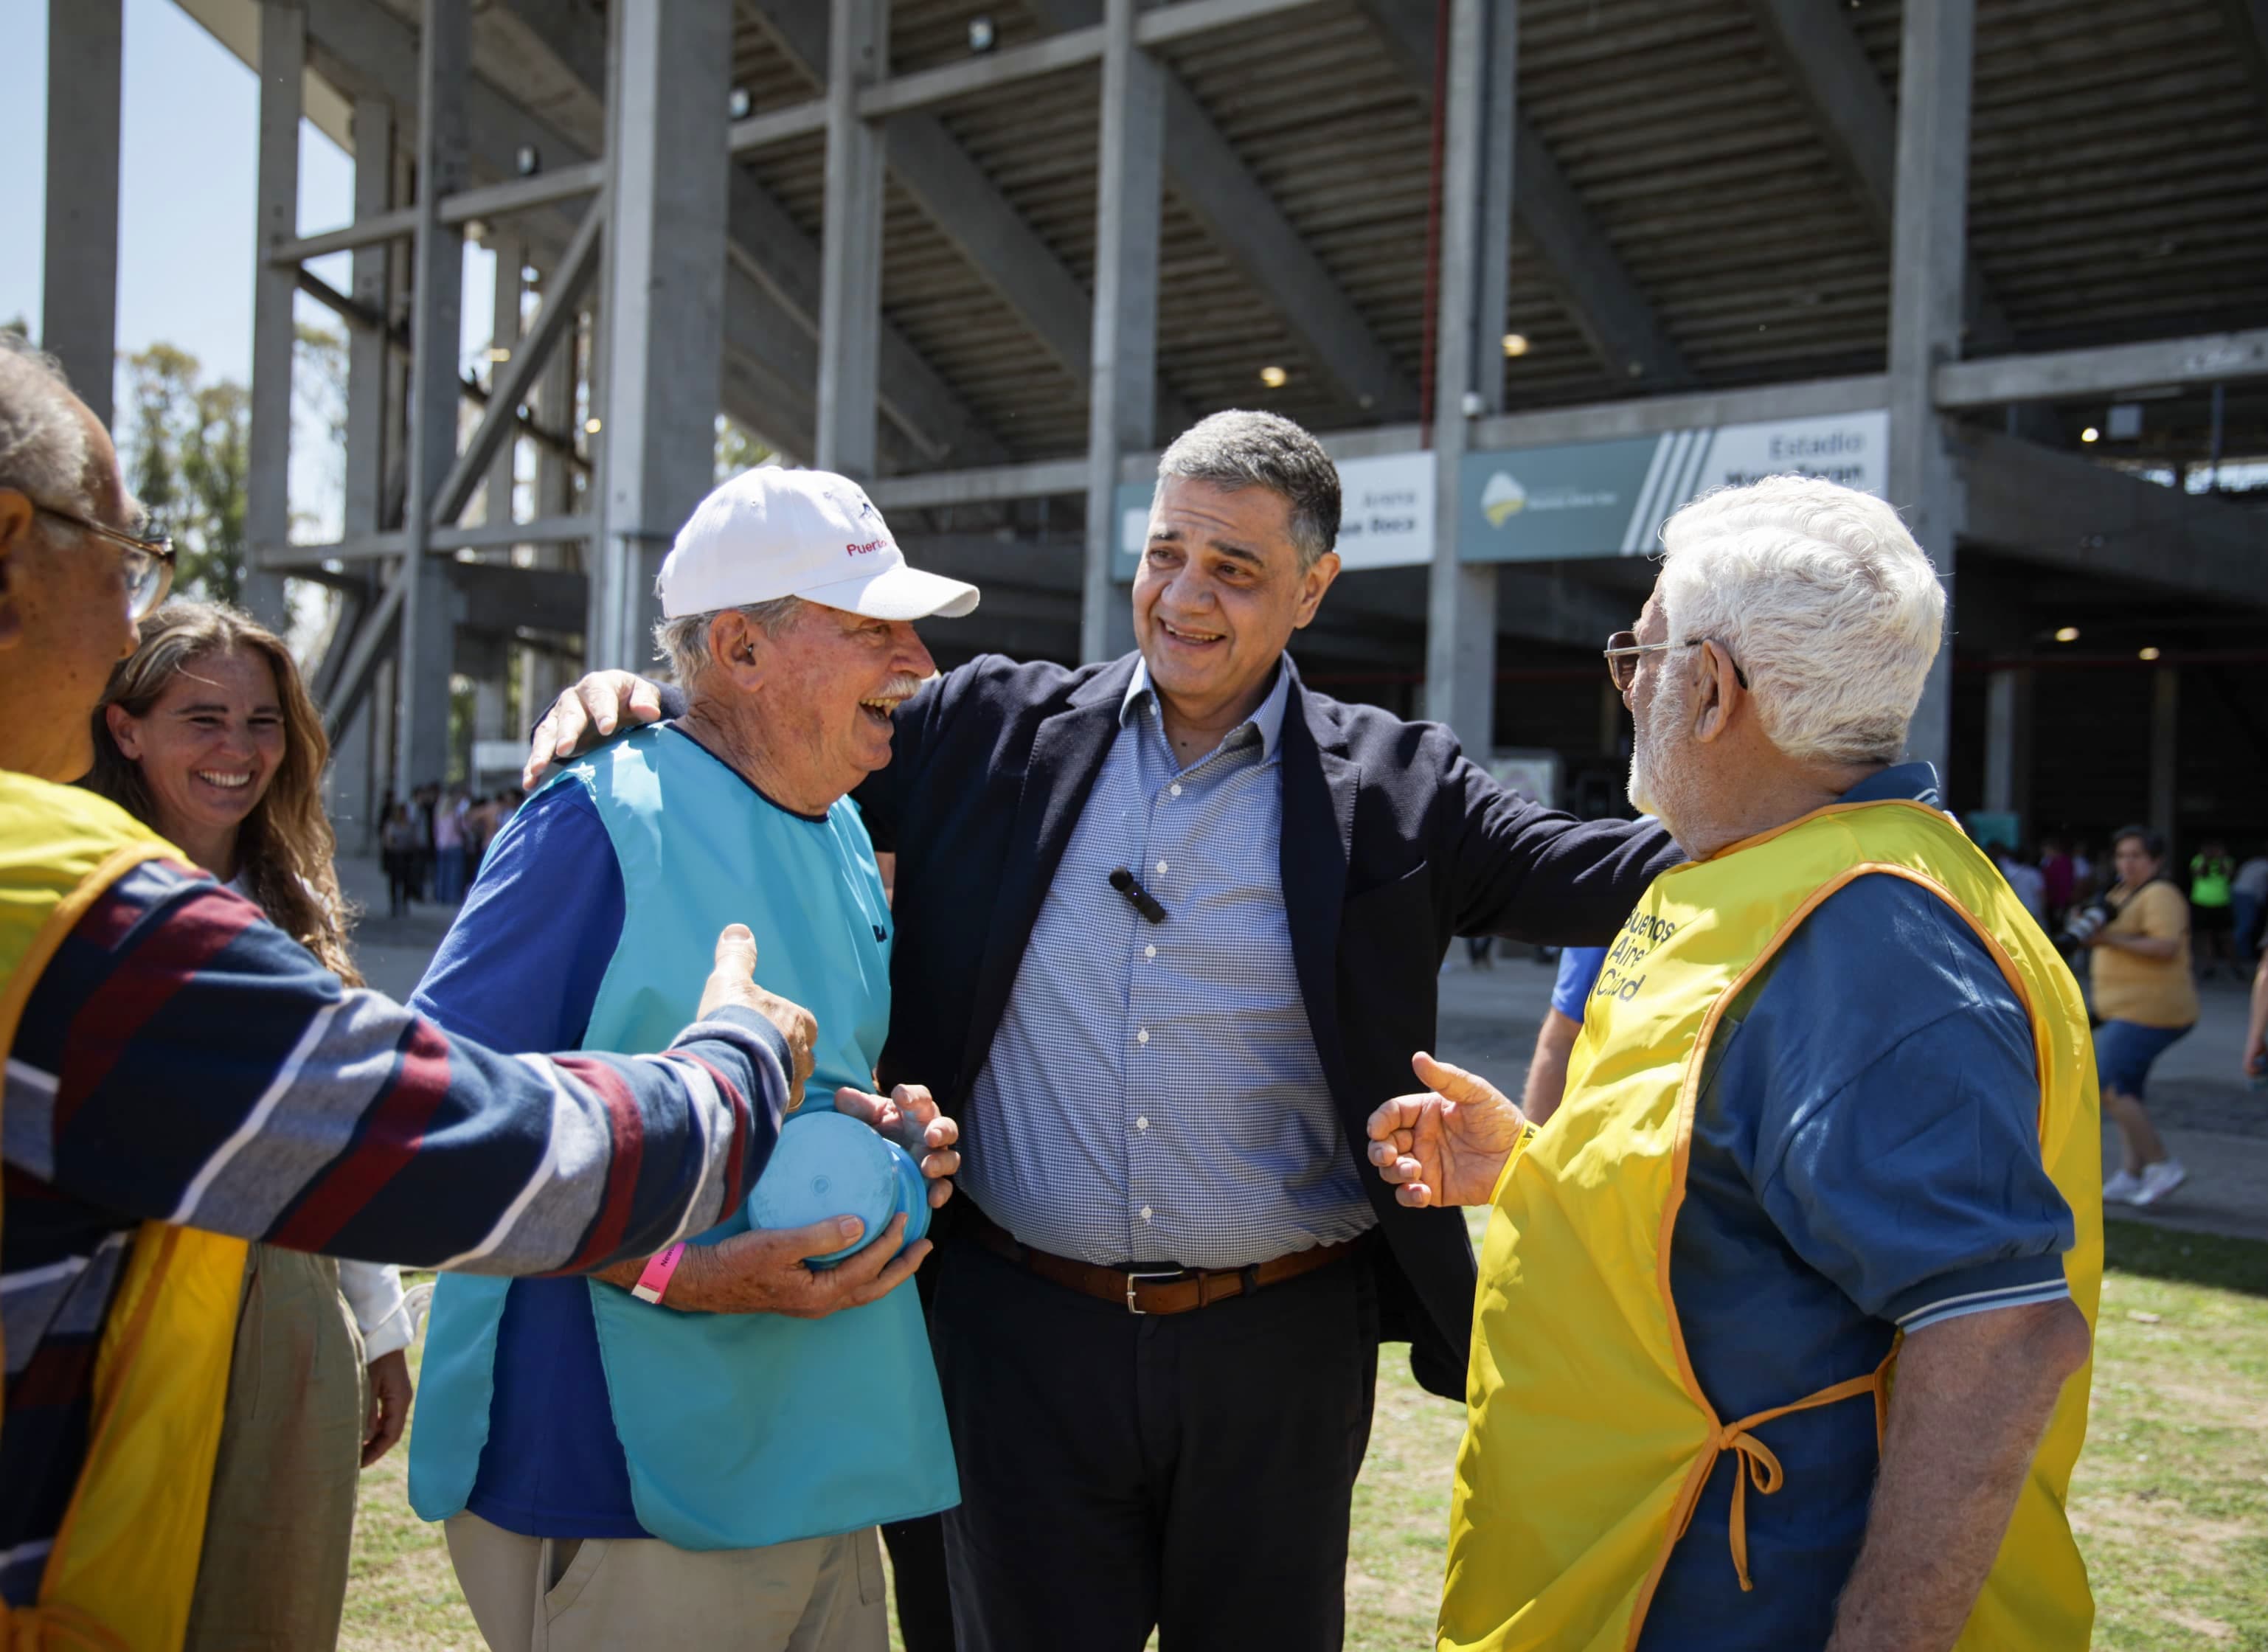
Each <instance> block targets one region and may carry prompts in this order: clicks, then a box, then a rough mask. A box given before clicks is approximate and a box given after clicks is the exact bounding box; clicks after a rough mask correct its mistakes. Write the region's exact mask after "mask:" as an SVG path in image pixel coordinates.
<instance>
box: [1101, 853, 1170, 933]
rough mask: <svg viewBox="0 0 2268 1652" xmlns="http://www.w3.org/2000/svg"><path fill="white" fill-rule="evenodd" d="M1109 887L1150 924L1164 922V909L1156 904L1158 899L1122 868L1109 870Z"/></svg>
mask: <svg viewBox="0 0 2268 1652" xmlns="http://www.w3.org/2000/svg"><path fill="white" fill-rule="evenodd" d="M1110 886H1111V887H1112V888H1113V889H1115V890H1116V891H1117V892H1119V893H1120V894H1122V895H1123V896H1125V897H1126V899H1128V901H1130V903H1131V904H1132V905H1133V907H1134V910H1135V911H1137V912H1138V913H1140V914H1142V915H1143V916H1144V917H1145V918H1147V919H1148V920H1149V921H1151V922H1152V923H1163V922H1164V921H1166V909H1165V908H1164V907H1161V906H1160V905H1159V904H1158V898H1157V897H1156V896H1155V895H1153V894H1152V893H1151V892H1149V891H1148V890H1146V889H1145V888H1143V887H1142V883H1141V880H1140V879H1139V878H1138V877H1135V876H1134V874H1133V873H1131V872H1130V871H1128V870H1126V869H1125V868H1124V867H1123V866H1119V867H1114V868H1112V869H1111V873H1110Z"/></svg>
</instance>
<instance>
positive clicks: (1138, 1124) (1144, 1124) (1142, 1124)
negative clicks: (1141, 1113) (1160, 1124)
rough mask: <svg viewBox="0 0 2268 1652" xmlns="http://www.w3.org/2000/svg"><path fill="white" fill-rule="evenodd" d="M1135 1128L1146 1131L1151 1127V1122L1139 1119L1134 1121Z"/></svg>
mask: <svg viewBox="0 0 2268 1652" xmlns="http://www.w3.org/2000/svg"><path fill="white" fill-rule="evenodd" d="M1134 1127H1135V1128H1136V1129H1137V1130H1146V1129H1148V1128H1149V1127H1150V1121H1149V1120H1147V1119H1137V1120H1134Z"/></svg>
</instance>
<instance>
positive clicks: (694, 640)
mask: <svg viewBox="0 0 2268 1652" xmlns="http://www.w3.org/2000/svg"><path fill="white" fill-rule="evenodd" d="M802 606H803V598H800V597H774V598H771V599H770V601H769V602H749V603H743V604H742V605H741V606H739V607H737V608H711V609H710V610H709V612H708V613H681V614H680V615H678V616H677V618H675V619H674V620H663V621H661V623H660V624H659V625H657V626H655V627H654V628H653V643H654V647H655V649H656V650H658V651H659V653H660V655H661V657H662V658H664V659H666V660H667V661H668V662H669V674H670V675H671V676H672V677H673V678H674V679H676V681H677V686H679V687H681V688H688V689H689V688H691V687H692V686H693V680H694V679H695V678H696V677H698V676H699V675H700V674H701V673H702V672H703V671H705V670H707V669H708V666H709V628H710V627H711V625H713V624H715V623H716V621H717V619H718V616H719V615H721V614H727V613H737V614H740V615H743V616H744V617H746V619H747V621H748V623H749V624H750V625H753V626H755V628H756V629H758V630H759V631H762V633H763V634H764V635H766V636H777V635H779V634H780V633H781V632H783V631H784V630H786V629H787V628H788V627H789V626H790V625H791V624H792V623H793V622H794V620H795V616H796V614H797V613H798V611H799V610H800V609H801V608H802Z"/></svg>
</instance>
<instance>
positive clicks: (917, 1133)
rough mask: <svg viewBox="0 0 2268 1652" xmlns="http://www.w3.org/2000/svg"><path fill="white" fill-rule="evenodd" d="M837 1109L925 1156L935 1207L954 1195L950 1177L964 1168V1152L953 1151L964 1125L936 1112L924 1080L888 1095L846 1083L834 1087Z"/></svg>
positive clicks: (921, 1157)
mask: <svg viewBox="0 0 2268 1652" xmlns="http://www.w3.org/2000/svg"><path fill="white" fill-rule="evenodd" d="M835 1111H836V1112H839V1113H843V1114H844V1115H845V1116H846V1117H849V1118H852V1119H856V1120H858V1121H859V1122H860V1123H862V1124H864V1125H865V1126H867V1127H869V1128H871V1129H872V1130H873V1132H874V1133H875V1134H877V1135H883V1136H887V1137H888V1138H889V1139H890V1140H891V1141H893V1142H896V1143H897V1144H898V1145H899V1146H900V1147H902V1148H903V1149H905V1150H906V1151H907V1152H909V1153H910V1154H912V1155H913V1156H915V1157H916V1158H917V1159H918V1160H920V1161H921V1173H922V1174H923V1175H924V1176H925V1177H927V1178H929V1205H930V1208H931V1209H932V1210H935V1209H937V1208H939V1206H941V1205H943V1204H944V1203H945V1201H946V1200H948V1199H950V1198H952V1197H953V1183H952V1182H951V1181H950V1180H948V1179H947V1178H949V1177H951V1176H952V1175H953V1173H954V1171H958V1170H959V1169H960V1168H961V1155H960V1154H959V1153H957V1152H955V1151H954V1142H958V1141H960V1140H961V1127H960V1126H959V1125H957V1124H955V1123H954V1121H953V1120H950V1119H948V1118H946V1116H945V1114H943V1113H942V1112H939V1111H938V1106H937V1100H936V1098H934V1097H932V1095H931V1094H930V1093H929V1087H928V1086H927V1085H926V1084H900V1085H899V1086H898V1087H897V1088H896V1089H895V1090H891V1091H890V1093H889V1094H888V1095H887V1096H876V1095H873V1094H870V1093H869V1092H867V1091H865V1090H853V1089H851V1087H850V1086H849V1085H848V1084H845V1085H844V1086H843V1088H842V1089H840V1090H836V1092H835Z"/></svg>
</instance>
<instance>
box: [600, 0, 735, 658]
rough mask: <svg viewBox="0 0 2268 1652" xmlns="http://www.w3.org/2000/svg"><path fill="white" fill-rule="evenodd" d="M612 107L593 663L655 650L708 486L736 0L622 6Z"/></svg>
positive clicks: (620, 1) (624, 0) (721, 326)
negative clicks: (663, 605)
mask: <svg viewBox="0 0 2268 1652" xmlns="http://www.w3.org/2000/svg"><path fill="white" fill-rule="evenodd" d="M613 11H614V69H613V75H612V80H613V84H614V97H613V99H612V101H611V102H610V104H609V106H608V112H607V162H608V196H607V199H608V218H607V232H606V243H605V258H606V285H605V295H606V296H605V300H604V304H603V306H602V308H601V311H600V315H601V317H602V319H603V321H604V327H605V335H606V341H607V363H606V366H605V370H604V372H603V374H602V375H601V376H600V385H601V387H600V391H599V392H598V393H596V395H595V396H594V400H593V406H594V407H597V406H599V405H600V402H599V400H598V398H599V397H602V398H603V404H604V406H603V412H602V413H601V415H600V416H601V419H602V421H603V424H602V430H603V435H604V439H605V449H604V453H603V456H602V459H601V465H602V466H603V468H602V470H601V473H600V474H601V476H602V478H603V481H602V484H601V493H600V518H601V532H600V536H599V542H598V546H597V551H598V554H597V556H596V558H595V559H594V560H595V563H596V565H595V566H594V567H593V569H592V570H591V571H592V578H591V617H590V620H589V622H588V625H587V627H586V632H585V660H586V663H587V664H590V665H592V666H603V665H622V666H630V667H637V666H639V665H643V664H646V663H647V662H648V661H649V660H651V659H652V657H653V638H652V630H653V620H654V618H655V616H656V615H657V614H658V613H659V606H658V605H657V603H656V602H655V599H654V595H653V581H654V576H655V575H656V574H657V573H659V571H660V569H661V561H662V558H663V557H664V556H666V554H668V551H669V546H670V542H671V540H674V538H675V537H676V535H677V530H678V528H679V527H680V526H681V525H683V523H684V521H685V518H687V517H688V516H689V515H691V514H692V511H693V507H694V506H695V505H696V504H698V503H700V502H701V497H702V496H703V494H705V493H707V492H708V491H709V488H710V485H711V477H712V475H713V473H714V469H715V459H714V454H715V452H716V434H715V432H716V421H717V398H718V378H719V371H720V363H721V362H722V360H723V357H724V338H725V195H726V185H727V182H728V177H729V167H730V160H729V158H728V157H727V155H726V153H725V126H726V124H727V123H726V120H725V94H726V92H727V89H728V85H729V82H730V79H731V74H732V59H733V15H732V5H731V4H730V0H617V4H615V7H614V8H613Z"/></svg>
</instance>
